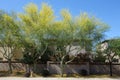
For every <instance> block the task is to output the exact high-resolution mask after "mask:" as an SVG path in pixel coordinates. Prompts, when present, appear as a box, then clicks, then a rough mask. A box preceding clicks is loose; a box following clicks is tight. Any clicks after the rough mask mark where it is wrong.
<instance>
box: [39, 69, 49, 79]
mask: <svg viewBox="0 0 120 80" xmlns="http://www.w3.org/2000/svg"><path fill="white" fill-rule="evenodd" d="M41 74H42V76H44V77H47V76H49V75H50V72H49V71H48V70H47V69H44V70H42V71H41Z"/></svg>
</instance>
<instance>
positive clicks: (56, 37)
mask: <svg viewBox="0 0 120 80" xmlns="http://www.w3.org/2000/svg"><path fill="white" fill-rule="evenodd" d="M61 15H62V20H60V21H57V22H55V23H54V26H53V27H52V28H51V30H50V31H51V33H50V35H51V39H52V40H53V41H54V43H53V44H54V45H55V46H56V50H55V56H56V58H57V61H59V62H60V68H61V73H60V74H61V76H62V77H63V73H64V66H65V65H66V64H67V63H69V62H71V61H72V60H73V59H74V57H73V58H72V59H70V60H66V57H67V56H69V53H70V52H72V51H73V50H75V49H76V48H74V49H73V48H72V46H73V43H74V40H75V26H74V22H73V19H72V16H71V14H70V13H69V11H67V10H62V11H61ZM76 53H77V52H76Z"/></svg>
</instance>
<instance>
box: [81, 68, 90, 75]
mask: <svg viewBox="0 0 120 80" xmlns="http://www.w3.org/2000/svg"><path fill="white" fill-rule="evenodd" d="M87 73H88V72H87V70H85V69H82V70H80V74H81V75H82V76H86V75H87Z"/></svg>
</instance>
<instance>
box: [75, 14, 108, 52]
mask: <svg viewBox="0 0 120 80" xmlns="http://www.w3.org/2000/svg"><path fill="white" fill-rule="evenodd" d="M75 22H76V26H77V31H76V32H77V38H78V40H79V45H80V47H81V48H82V49H84V50H85V53H87V54H90V53H91V52H94V51H95V46H96V44H98V43H99V42H100V41H101V40H102V39H103V38H104V36H105V32H106V31H107V30H108V25H106V24H105V23H103V22H101V21H99V20H98V19H97V18H95V17H94V16H88V14H87V13H81V14H80V16H78V17H77V18H76V21H75Z"/></svg>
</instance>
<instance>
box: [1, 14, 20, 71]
mask: <svg viewBox="0 0 120 80" xmlns="http://www.w3.org/2000/svg"><path fill="white" fill-rule="evenodd" d="M1 17H2V18H1V23H0V46H1V49H0V52H1V53H2V55H3V57H4V58H5V59H6V60H7V61H8V64H9V73H12V66H11V60H12V58H13V56H14V54H15V53H14V50H15V49H18V47H19V45H18V39H19V36H18V31H19V28H18V26H17V24H16V21H15V20H16V19H15V16H10V15H8V14H6V13H4V14H3V15H2V16H1Z"/></svg>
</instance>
